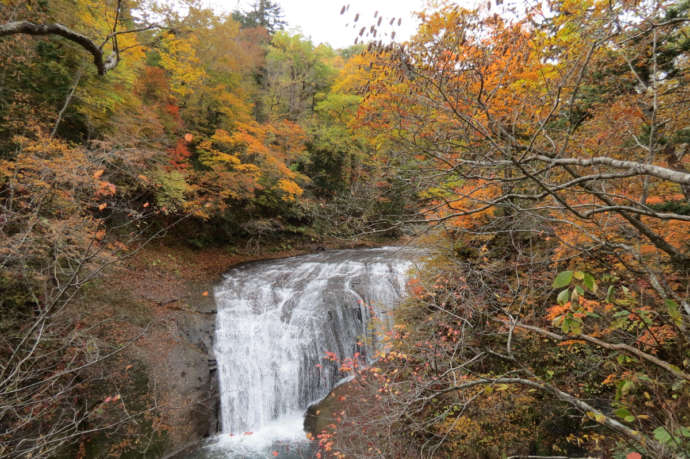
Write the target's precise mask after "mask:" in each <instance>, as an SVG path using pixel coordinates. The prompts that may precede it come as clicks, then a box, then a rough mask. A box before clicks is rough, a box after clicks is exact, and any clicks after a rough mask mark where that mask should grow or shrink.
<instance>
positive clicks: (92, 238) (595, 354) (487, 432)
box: [0, 0, 690, 459]
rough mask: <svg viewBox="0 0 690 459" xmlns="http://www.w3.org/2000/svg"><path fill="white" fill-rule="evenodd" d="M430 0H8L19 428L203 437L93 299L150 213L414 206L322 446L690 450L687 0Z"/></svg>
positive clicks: (1, 215) (141, 447) (321, 229)
mask: <svg viewBox="0 0 690 459" xmlns="http://www.w3.org/2000/svg"><path fill="white" fill-rule="evenodd" d="M432 3H433V5H431V6H430V7H429V8H428V9H427V10H426V11H424V12H422V13H419V16H420V20H421V25H420V27H419V29H418V31H417V33H416V35H414V36H413V37H412V38H411V39H410V40H409V41H407V42H404V43H401V44H396V43H393V44H386V43H384V42H382V41H376V40H377V31H378V29H379V27H380V26H381V25H382V23H383V25H384V26H385V25H388V21H389V20H390V24H393V25H394V24H395V22H396V18H383V17H375V18H373V19H372V18H360V17H359V14H356V12H353V11H350V10H349V9H348V8H346V7H345V6H343V9H342V14H343V20H344V21H345V20H349V21H350V22H355V23H357V22H358V21H359V22H358V23H359V24H361V26H362V27H361V30H360V28H359V26H358V27H357V31H358V32H359V37H358V42H360V44H358V45H354V46H353V47H351V48H349V49H343V50H334V49H332V48H331V47H330V46H328V45H318V46H315V45H314V44H313V43H312V42H311V41H310V40H308V39H306V38H304V37H303V36H301V35H299V34H295V33H288V32H286V31H285V26H286V23H285V21H284V20H283V18H282V15H281V10H280V7H279V6H278V5H277V4H276V3H273V2H271V1H268V0H260V1H258V2H256V3H255V5H254V7H253V8H252V9H250V10H247V11H239V10H238V11H235V12H234V13H233V14H228V15H219V14H217V13H214V12H213V11H211V10H209V9H205V8H203V7H201V6H200V2H195V1H193V0H190V1H185V2H178V3H176V4H175V5H174V6H170V5H168V4H167V3H166V2H162V3H157V2H150V1H147V0H127V1H124V0H107V1H96V0H49V1H46V0H0V64H1V65H0V457H105V456H108V455H110V456H114V457H118V456H124V455H126V456H128V457H158V456H162V455H164V454H165V453H168V452H170V451H171V450H172V449H174V448H175V447H177V446H180V445H172V444H171V443H170V442H171V441H172V440H171V438H173V437H174V435H173V434H172V433H171V432H172V430H174V429H173V427H171V425H170V422H168V418H166V416H165V415H164V414H163V413H164V412H165V408H164V407H163V405H164V404H163V403H158V400H157V396H156V394H157V392H156V391H157V389H156V385H155V384H154V381H153V379H152V378H151V375H150V374H148V373H147V370H146V368H145V366H142V365H141V364H140V363H141V362H140V360H137V358H138V357H137V355H138V354H137V353H136V351H135V350H134V349H136V348H137V347H138V345H139V344H138V343H139V340H140V339H144V337H146V336H147V334H149V333H152V332H151V328H150V327H151V325H149V324H148V323H147V321H146V320H140V319H139V318H134V317H132V314H131V313H130V312H129V311H128V312H126V313H122V312H121V314H122V315H124V316H127V317H125V318H123V317H120V316H115V315H113V314H112V313H108V314H103V313H102V311H99V312H96V309H95V306H93V304H92V303H91V301H92V300H91V298H92V297H93V295H94V294H95V293H94V292H97V291H98V290H99V289H101V290H102V289H104V288H105V287H104V285H105V284H103V282H104V281H103V280H102V279H103V278H104V277H107V276H109V275H110V274H109V273H110V272H112V271H113V270H114V269H116V267H117V266H119V265H122V264H126V263H130V262H131V261H132V260H136V259H137V257H140V256H141V254H142V253H145V250H146V247H147V246H148V245H150V244H152V243H153V241H159V240H164V241H165V244H167V245H168V246H170V247H173V246H175V247H177V246H184V247H186V248H187V249H188V250H189V252H185V253H193V252H194V251H203V250H207V249H210V250H213V251H224V250H235V249H234V248H236V247H238V246H243V247H254V248H257V249H258V248H260V246H263V245H269V244H274V245H278V246H281V245H282V246H286V245H287V244H300V243H305V244H306V243H316V244H319V243H322V241H326V240H327V239H329V238H330V239H335V240H340V241H345V240H355V241H358V240H371V239H372V238H378V239H379V240H386V241H399V240H401V239H402V238H405V240H409V239H408V238H409V237H410V236H414V239H413V244H415V245H417V246H420V247H424V248H425V249H426V250H427V251H428V253H429V254H431V255H430V257H429V260H428V261H427V263H426V264H425V265H424V268H423V269H420V270H419V271H418V272H416V273H414V277H413V278H412V280H411V281H410V283H409V289H410V296H409V298H408V299H407V300H406V301H405V303H404V304H403V305H402V306H401V307H400V308H399V309H398V310H397V311H396V316H395V321H396V325H395V328H394V330H393V331H392V332H390V333H389V334H388V335H386V336H385V337H384V340H385V346H384V347H383V349H381V352H380V356H379V359H378V361H377V364H376V365H375V366H373V367H369V368H364V367H360V366H359V362H357V361H352V360H348V361H345V362H339V364H342V365H343V371H347V372H354V373H355V374H356V379H355V382H354V383H351V384H348V385H346V386H343V387H344V388H343V389H340V390H341V394H340V397H339V400H340V404H339V403H338V401H335V405H334V408H333V412H332V413H331V416H332V420H331V421H332V422H330V423H329V424H328V426H327V427H326V428H325V430H323V432H321V433H318V434H317V435H316V438H315V442H317V443H318V445H319V446H320V451H319V452H318V453H317V455H318V456H319V457H427V456H429V457H468V458H474V457H476V458H483V457H486V458H499V457H515V458H517V457H559V458H568V457H582V456H587V455H590V456H593V457H602V458H603V457H606V458H609V457H610V458H627V459H640V458H642V457H650V458H682V457H688V455H690V343H689V342H688V328H689V327H690V299H689V295H690V283H689V282H688V281H689V280H690V276H689V275H690V237H689V236H690V124H689V123H690V102H689V100H688V97H689V96H690V92H689V88H688V79H689V78H690V73H689V71H690V58H689V52H690V37H689V36H688V34H689V33H690V28H689V22H690V19H689V18H688V12H689V11H690V2H688V1H687V0H673V1H668V0H606V1H603V0H553V1H550V2H545V3H543V4H539V5H535V6H529V7H525V9H524V11H520V12H517V11H512V12H510V13H509V14H494V13H495V8H496V5H494V11H492V10H491V8H490V5H487V6H482V8H480V9H479V10H466V9H463V8H461V7H460V6H458V5H457V4H455V3H454V2H432ZM498 6H499V7H500V4H499V5H498ZM377 14H378V13H377ZM350 16H352V17H350ZM371 21H373V24H372V25H370V24H369V22H371ZM384 21H385V22H384ZM355 33H356V32H355ZM378 35H379V39H380V38H381V36H382V34H381V33H379V34H378ZM324 244H325V243H324ZM182 265H184V263H181V264H180V266H182ZM176 269H177V268H176ZM179 269H184V268H183V267H180V268H179ZM152 288H153V287H152ZM207 295H208V292H206V291H205V292H203V296H207ZM159 303H160V304H158V306H165V304H163V303H164V302H163V301H160V302H159ZM114 307H119V306H117V304H116V305H115V306H114ZM147 314H148V313H147ZM146 317H148V316H146ZM138 320H139V322H141V323H139V322H137V321H138ZM135 323H136V324H137V326H136V327H135V326H131V325H132V324H135ZM123 324H127V325H126V326H125V325H123ZM166 326H167V325H166ZM157 330H158V329H157ZM161 330H162V329H161ZM161 330H158V331H157V332H156V333H159V332H160V333H162V332H161ZM171 333H172V332H171ZM136 381H140V383H141V384H143V385H144V386H145V387H146V390H145V391H144V392H145V393H146V396H145V397H141V396H140V395H141V394H138V395H137V396H136V397H135V396H131V397H129V398H128V395H127V393H126V391H124V390H119V389H118V390H116V389H117V388H119V387H121V386H126V385H135V384H139V383H137V382H136ZM142 381H143V382H142ZM166 442H167V443H166Z"/></svg>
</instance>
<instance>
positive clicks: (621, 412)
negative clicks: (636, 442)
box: [614, 408, 635, 422]
mask: <svg viewBox="0 0 690 459" xmlns="http://www.w3.org/2000/svg"><path fill="white" fill-rule="evenodd" d="M614 414H615V415H616V416H618V417H619V418H621V419H622V420H624V421H625V422H633V421H634V420H635V416H633V414H632V413H631V412H630V411H628V409H627V408H618V409H617V410H616V411H614Z"/></svg>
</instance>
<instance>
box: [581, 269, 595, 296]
mask: <svg viewBox="0 0 690 459" xmlns="http://www.w3.org/2000/svg"><path fill="white" fill-rule="evenodd" d="M582 283H583V284H585V287H587V288H588V289H589V290H590V291H591V292H593V293H597V282H596V281H595V280H594V276H592V275H591V274H590V273H585V278H584V279H583V280H582Z"/></svg>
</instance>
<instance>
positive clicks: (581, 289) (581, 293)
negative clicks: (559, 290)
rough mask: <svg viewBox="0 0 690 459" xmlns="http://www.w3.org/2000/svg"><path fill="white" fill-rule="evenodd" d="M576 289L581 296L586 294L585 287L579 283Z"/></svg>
mask: <svg viewBox="0 0 690 459" xmlns="http://www.w3.org/2000/svg"><path fill="white" fill-rule="evenodd" d="M575 290H577V293H578V294H579V295H580V296H582V295H584V294H585V289H583V288H582V287H580V286H579V285H577V286H575Z"/></svg>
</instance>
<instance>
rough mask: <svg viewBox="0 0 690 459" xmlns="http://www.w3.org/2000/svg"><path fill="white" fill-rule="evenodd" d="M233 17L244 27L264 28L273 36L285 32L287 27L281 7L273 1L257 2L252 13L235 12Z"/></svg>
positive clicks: (261, 0)
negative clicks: (280, 31)
mask: <svg viewBox="0 0 690 459" xmlns="http://www.w3.org/2000/svg"><path fill="white" fill-rule="evenodd" d="M232 17H233V19H234V20H236V21H237V22H239V23H240V24H242V27H264V28H265V29H266V30H268V32H269V33H270V34H271V35H273V34H274V33H276V32H277V31H279V30H283V29H284V28H285V26H286V25H287V22H285V20H284V19H283V12H282V10H281V8H280V5H278V4H277V3H275V2H272V1H271V0H257V1H256V2H254V4H253V5H252V9H251V10H250V11H248V12H246V13H245V12H243V11H240V10H235V11H234V12H233V13H232Z"/></svg>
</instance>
